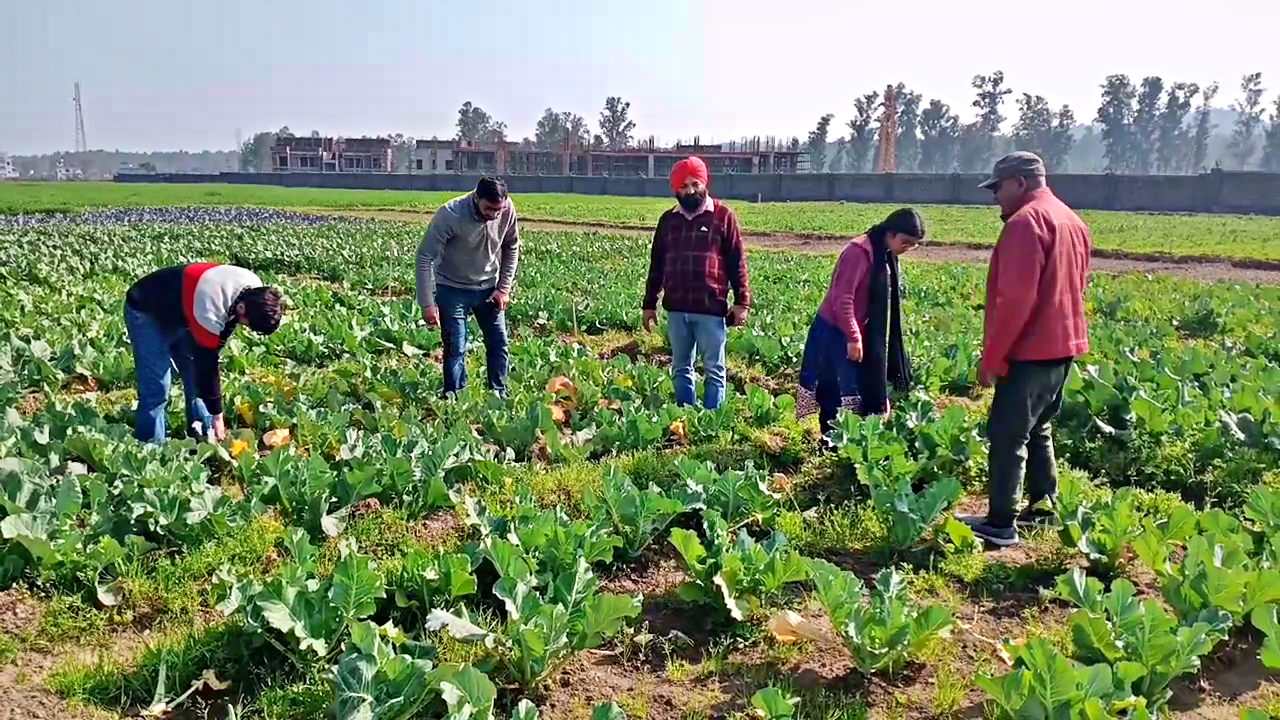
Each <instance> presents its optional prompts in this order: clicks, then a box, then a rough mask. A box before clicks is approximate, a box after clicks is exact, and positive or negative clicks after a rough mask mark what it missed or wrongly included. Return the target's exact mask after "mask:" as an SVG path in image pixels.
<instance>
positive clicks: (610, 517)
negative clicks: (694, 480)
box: [586, 465, 686, 559]
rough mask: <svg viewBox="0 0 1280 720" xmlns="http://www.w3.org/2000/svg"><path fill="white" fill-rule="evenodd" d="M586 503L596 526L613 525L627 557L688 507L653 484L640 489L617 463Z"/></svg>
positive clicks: (635, 554)
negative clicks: (599, 488) (601, 486)
mask: <svg viewBox="0 0 1280 720" xmlns="http://www.w3.org/2000/svg"><path fill="white" fill-rule="evenodd" d="M586 507H587V510H588V512H590V513H591V515H592V517H593V518H594V519H595V522H596V525H597V526H606V527H611V528H612V529H613V532H614V533H615V534H616V535H617V536H618V537H619V538H621V540H622V544H621V546H620V549H621V551H622V554H623V557H624V558H627V559H635V558H637V557H639V556H640V553H642V552H643V551H644V549H645V548H646V547H648V545H649V543H650V542H652V541H653V538H654V537H656V536H657V535H659V534H660V533H662V531H663V530H665V529H666V528H667V526H668V525H669V524H671V521H672V520H673V519H675V517H676V516H677V515H680V514H681V513H683V512H684V511H685V509H686V506H685V503H684V502H682V501H681V500H678V499H676V498H672V497H668V496H667V495H665V494H663V492H662V491H661V490H659V489H658V488H657V487H656V486H654V485H652V484H651V485H650V486H649V487H648V489H646V490H640V489H639V488H637V487H636V485H635V483H633V482H632V481H631V478H628V477H627V476H626V475H625V474H624V473H623V472H622V471H621V470H619V469H618V468H617V466H615V465H610V466H609V468H608V469H607V470H606V471H605V473H604V481H603V488H602V489H601V491H600V492H599V493H598V494H597V493H595V492H588V493H587V496H586Z"/></svg>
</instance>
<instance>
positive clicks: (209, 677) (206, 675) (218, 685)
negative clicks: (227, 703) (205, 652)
mask: <svg viewBox="0 0 1280 720" xmlns="http://www.w3.org/2000/svg"><path fill="white" fill-rule="evenodd" d="M200 680H201V681H203V682H204V684H205V686H206V687H208V688H209V689H210V690H226V689H227V688H229V687H231V681H229V680H228V681H225V682H224V681H222V680H219V679H218V675H217V673H215V672H214V671H213V670H205V671H204V672H202V673H200Z"/></svg>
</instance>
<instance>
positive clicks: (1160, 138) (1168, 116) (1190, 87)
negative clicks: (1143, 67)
mask: <svg viewBox="0 0 1280 720" xmlns="http://www.w3.org/2000/svg"><path fill="white" fill-rule="evenodd" d="M1199 92H1200V86H1199V85H1196V84H1195V83H1185V82H1176V83H1173V84H1172V85H1170V86H1169V88H1168V89H1167V90H1166V91H1165V101H1164V109H1163V110H1161V111H1160V123H1159V125H1160V127H1159V131H1158V132H1157V133H1156V152H1155V171H1156V172H1158V173H1162V174H1166V175H1167V174H1170V173H1175V172H1178V171H1179V169H1180V168H1183V167H1185V166H1186V165H1187V164H1188V160H1189V155H1190V153H1191V133H1190V131H1189V130H1188V129H1187V126H1186V124H1185V120H1186V117H1187V113H1189V112H1191V104H1192V103H1193V102H1195V98H1196V94H1197V93H1199Z"/></svg>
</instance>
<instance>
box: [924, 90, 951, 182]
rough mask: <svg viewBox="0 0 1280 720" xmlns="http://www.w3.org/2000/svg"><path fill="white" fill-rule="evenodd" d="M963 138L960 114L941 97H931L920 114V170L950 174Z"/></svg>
mask: <svg viewBox="0 0 1280 720" xmlns="http://www.w3.org/2000/svg"><path fill="white" fill-rule="evenodd" d="M959 140H960V117H959V116H958V115H956V114H954V113H952V112H951V106H950V105H947V104H946V103H944V102H942V101H941V100H937V99H934V100H930V101H929V107H927V108H925V109H924V110H923V111H922V112H921V113H920V164H919V167H920V170H921V172H927V173H949V172H953V171H954V170H955V168H956V144H957V143H958V142H959Z"/></svg>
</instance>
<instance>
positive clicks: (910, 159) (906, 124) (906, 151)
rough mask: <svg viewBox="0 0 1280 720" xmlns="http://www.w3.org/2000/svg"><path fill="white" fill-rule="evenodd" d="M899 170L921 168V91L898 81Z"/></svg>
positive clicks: (908, 170)
mask: <svg viewBox="0 0 1280 720" xmlns="http://www.w3.org/2000/svg"><path fill="white" fill-rule="evenodd" d="M897 95H898V172H917V171H918V170H919V169H920V101H921V100H922V99H923V98H922V97H921V95H920V93H917V92H911V91H910V90H908V89H907V86H906V85H904V84H903V83H898V87H897Z"/></svg>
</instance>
